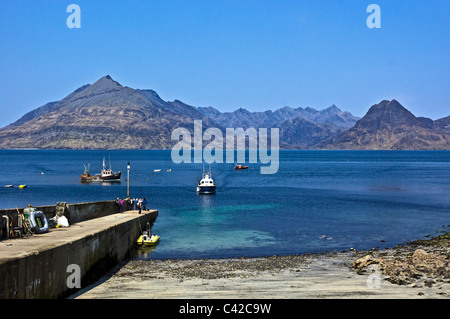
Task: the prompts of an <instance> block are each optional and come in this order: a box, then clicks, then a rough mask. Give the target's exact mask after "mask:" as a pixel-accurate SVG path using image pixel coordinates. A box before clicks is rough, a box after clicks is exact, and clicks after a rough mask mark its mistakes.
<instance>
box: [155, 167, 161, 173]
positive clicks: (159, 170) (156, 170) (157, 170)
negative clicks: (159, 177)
mask: <svg viewBox="0 0 450 319" xmlns="http://www.w3.org/2000/svg"><path fill="white" fill-rule="evenodd" d="M153 171H154V172H161V169H160V168H159V169H154V170H153Z"/></svg>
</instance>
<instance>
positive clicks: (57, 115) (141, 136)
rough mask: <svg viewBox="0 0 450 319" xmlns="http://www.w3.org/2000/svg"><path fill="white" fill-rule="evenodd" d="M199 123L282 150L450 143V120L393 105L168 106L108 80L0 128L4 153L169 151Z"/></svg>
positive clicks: (147, 93) (422, 146)
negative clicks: (175, 135)
mask: <svg viewBox="0 0 450 319" xmlns="http://www.w3.org/2000/svg"><path fill="white" fill-rule="evenodd" d="M194 120H202V123H203V130H206V129H207V128H209V127H215V128H218V129H220V130H221V131H222V132H223V134H224V135H225V128H240V127H242V128H244V129H247V128H249V127H255V128H256V129H258V128H274V127H277V128H279V130H280V147H281V148H284V149H310V148H314V149H449V141H450V137H449V134H450V117H446V118H443V119H439V120H436V121H433V120H431V119H427V118H420V117H415V116H414V115H413V114H411V113H410V112H409V111H408V110H406V109H405V108H404V107H403V106H401V105H400V103H398V102H397V101H395V100H393V101H382V102H381V103H380V104H377V105H374V106H372V107H371V108H370V110H369V111H368V112H367V114H366V115H365V116H364V117H363V118H362V119H359V118H358V117H355V116H353V115H352V114H350V113H349V112H345V111H341V110H340V109H339V108H338V107H336V106H335V105H332V106H330V107H329V108H326V109H324V110H321V111H318V110H316V109H313V108H310V107H307V108H301V107H299V108H291V107H289V106H286V107H283V108H280V109H278V110H275V111H265V112H250V111H248V110H246V109H244V108H240V109H238V110H236V111H234V112H224V113H222V112H220V111H219V110H217V109H215V108H213V107H195V106H191V105H188V104H185V103H183V102H182V101H180V100H175V101H173V102H167V101H164V100H163V99H161V98H160V97H159V95H158V94H157V93H156V92H155V91H153V90H136V89H132V88H130V87H126V86H122V85H121V84H120V83H118V82H116V81H114V80H113V79H112V78H111V77H110V76H104V77H102V78H100V79H99V80H98V81H96V82H95V83H94V84H87V85H84V86H82V87H80V88H78V89H77V90H75V91H74V92H72V93H71V94H69V95H68V96H67V97H65V98H63V99H62V100H60V101H54V102H49V103H47V104H45V105H43V106H41V107H39V108H36V109H34V110H32V111H30V112H28V113H27V114H25V115H24V116H22V117H21V118H20V119H18V120H17V121H16V122H14V123H11V124H9V125H8V126H6V127H4V128H2V129H0V148H1V149H10V148H37V149H170V148H171V147H172V146H173V145H174V144H175V143H176V142H177V141H172V140H171V134H172V131H173V130H174V129H176V128H178V127H184V128H187V129H189V130H190V131H191V132H192V133H193V125H194ZM204 143H205V144H204V145H206V144H207V143H208V141H205V142H204Z"/></svg>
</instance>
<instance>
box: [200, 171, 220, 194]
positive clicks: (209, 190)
mask: <svg viewBox="0 0 450 319" xmlns="http://www.w3.org/2000/svg"><path fill="white" fill-rule="evenodd" d="M197 193H198V194H215V193H216V182H215V181H214V178H213V177H212V174H211V170H210V171H209V172H207V173H203V174H202V179H201V180H200V181H199V182H198V185H197Z"/></svg>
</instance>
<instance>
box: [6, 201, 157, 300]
mask: <svg viewBox="0 0 450 319" xmlns="http://www.w3.org/2000/svg"><path fill="white" fill-rule="evenodd" d="M110 208H111V209H110ZM40 209H41V210H43V211H44V209H46V207H40ZM69 211H70V214H71V220H72V221H73V220H79V219H80V220H81V221H79V222H76V223H73V224H71V225H70V227H68V228H56V229H51V230H50V232H49V233H46V234H35V235H32V236H28V237H25V238H17V239H9V240H3V241H0V274H1V276H0V298H5V299H23V298H46V299H47V298H63V297H67V296H69V295H71V294H73V293H75V292H76V291H77V290H78V289H79V288H78V287H70V285H69V284H68V278H69V276H70V275H71V272H70V269H71V268H70V267H69V266H70V265H76V266H77V267H79V272H80V273H79V275H80V276H79V277H80V279H81V288H83V287H86V286H87V285H89V284H92V283H93V282H95V281H96V280H98V279H99V278H100V277H101V276H102V275H104V274H105V272H107V271H108V270H110V269H111V268H112V267H113V266H115V265H116V264H118V263H119V262H120V261H122V260H124V259H125V258H128V257H129V254H130V252H131V249H132V247H133V246H134V244H135V241H136V239H137V237H138V236H139V235H140V233H141V229H142V228H143V226H145V224H146V223H147V222H150V223H153V222H154V221H155V220H156V218H157V215H158V211H157V210H153V211H147V212H143V213H142V214H138V213H137V212H136V211H134V212H133V211H125V212H122V213H117V214H116V213H114V212H115V211H116V206H115V203H114V201H111V202H102V203H100V202H97V203H82V204H70V206H69ZM100 211H103V213H101V212H100ZM45 212H46V213H49V214H50V215H51V216H54V213H55V211H54V207H53V212H52V208H51V207H48V210H46V211H45ZM102 214H103V216H101V215H102ZM92 216H97V217H92ZM88 217H92V218H91V219H85V218H88ZM68 267H69V268H68Z"/></svg>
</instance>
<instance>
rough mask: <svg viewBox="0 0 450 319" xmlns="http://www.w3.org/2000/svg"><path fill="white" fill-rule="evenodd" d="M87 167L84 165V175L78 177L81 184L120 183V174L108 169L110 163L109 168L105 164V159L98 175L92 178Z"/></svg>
mask: <svg viewBox="0 0 450 319" xmlns="http://www.w3.org/2000/svg"><path fill="white" fill-rule="evenodd" d="M89 167H90V165H89V164H88V166H87V167H86V165H84V173H83V174H81V176H80V181H81V182H82V183H90V182H120V176H121V175H122V173H121V172H114V171H113V170H112V169H111V168H110V167H111V163H110V164H109V167H108V166H106V164H105V158H103V168H102V170H101V172H100V173H99V174H95V176H92V175H91V174H89Z"/></svg>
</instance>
